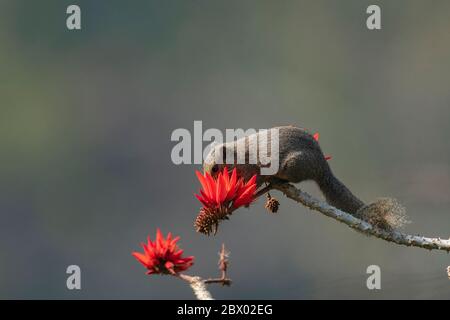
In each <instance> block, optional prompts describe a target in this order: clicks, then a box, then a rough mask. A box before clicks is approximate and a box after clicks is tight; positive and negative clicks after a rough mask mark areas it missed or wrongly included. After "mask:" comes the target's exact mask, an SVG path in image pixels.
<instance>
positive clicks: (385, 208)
mask: <svg viewBox="0 0 450 320" xmlns="http://www.w3.org/2000/svg"><path fill="white" fill-rule="evenodd" d="M355 216H357V217H358V218H360V219H362V220H365V221H367V222H369V223H370V224H372V225H373V226H375V227H378V228H380V229H384V230H388V231H392V230H394V229H398V228H401V227H403V226H404V225H405V224H408V223H409V222H410V221H409V220H408V218H407V216H406V210H405V207H404V206H403V205H401V204H400V203H399V202H398V201H397V200H396V199H393V198H379V199H377V200H376V201H375V202H372V203H370V204H367V205H364V206H362V207H361V208H360V209H359V210H358V211H357V212H356V214H355Z"/></svg>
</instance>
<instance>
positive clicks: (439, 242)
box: [270, 182, 450, 253]
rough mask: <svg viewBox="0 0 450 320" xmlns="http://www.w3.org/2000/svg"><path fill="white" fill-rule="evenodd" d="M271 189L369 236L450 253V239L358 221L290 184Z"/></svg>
mask: <svg viewBox="0 0 450 320" xmlns="http://www.w3.org/2000/svg"><path fill="white" fill-rule="evenodd" d="M270 187H271V188H273V189H276V190H279V191H281V192H283V193H284V194H285V195H286V196H287V197H288V198H290V199H292V200H294V201H297V202H299V203H301V204H303V205H304V206H306V207H308V208H310V209H312V210H315V211H319V212H320V213H322V214H324V215H326V216H328V217H330V218H333V219H336V220H337V221H339V222H342V223H345V224H346V225H348V226H349V227H351V228H353V229H355V230H358V231H360V232H363V233H365V234H367V235H372V236H375V237H377V238H380V239H383V240H386V241H389V242H393V243H396V244H399V245H405V246H409V247H410V246H414V247H419V248H424V249H429V250H433V249H436V250H445V251H447V253H448V252H449V251H450V239H448V240H446V239H441V238H429V237H423V236H419V235H417V236H413V235H409V234H406V233H402V232H400V231H396V230H393V231H387V230H383V229H380V228H377V227H375V226H373V225H371V224H370V223H368V222H366V221H364V220H361V219H358V218H356V217H354V216H352V215H351V214H349V213H346V212H344V211H341V210H339V209H337V208H335V207H333V206H330V205H329V204H327V203H325V202H322V201H319V200H317V199H315V198H314V197H312V196H311V195H309V194H308V193H306V192H303V191H301V190H299V189H297V188H296V187H295V186H293V185H292V184H290V183H281V182H275V183H272V184H271V185H270Z"/></svg>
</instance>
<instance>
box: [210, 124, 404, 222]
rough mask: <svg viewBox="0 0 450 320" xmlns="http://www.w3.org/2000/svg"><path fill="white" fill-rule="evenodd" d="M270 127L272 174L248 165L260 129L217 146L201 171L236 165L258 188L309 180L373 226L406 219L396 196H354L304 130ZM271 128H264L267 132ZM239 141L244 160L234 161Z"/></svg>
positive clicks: (333, 201) (332, 200)
mask: <svg viewBox="0 0 450 320" xmlns="http://www.w3.org/2000/svg"><path fill="white" fill-rule="evenodd" d="M272 129H276V130H278V143H279V144H278V145H279V153H278V161H279V166H278V171H277V172H276V173H275V174H273V175H261V174H260V173H261V167H262V165H261V164H260V163H259V162H257V163H256V164H251V163H249V161H248V159H249V149H250V148H249V145H250V144H251V143H252V142H251V141H258V140H255V139H258V138H259V135H260V134H261V133H260V132H257V133H254V134H251V135H248V136H247V137H243V138H241V139H238V140H235V141H232V142H226V143H223V144H219V145H216V146H215V147H214V148H212V149H211V150H210V152H209V154H208V156H207V157H206V158H205V161H204V163H203V170H204V171H205V172H208V173H209V174H211V175H212V176H213V177H215V176H216V175H217V174H218V173H219V172H220V171H221V170H222V169H223V168H224V166H227V167H228V168H229V169H230V168H236V170H237V172H238V174H239V175H240V176H241V177H243V178H244V179H245V180H248V179H249V178H250V177H252V176H253V175H255V174H256V175H257V185H258V187H259V186H261V185H262V184H263V183H266V184H267V183H270V182H271V181H283V182H291V183H300V182H303V181H307V180H312V181H314V182H315V183H316V184H317V185H318V187H319V188H320V190H321V192H322V193H323V195H324V196H325V199H326V201H327V203H328V204H330V205H332V206H334V207H336V208H338V209H340V210H342V211H345V212H347V213H349V214H351V215H353V216H354V217H356V218H359V219H362V220H365V221H367V222H369V223H371V224H372V225H374V226H376V227H379V228H382V229H385V230H393V229H396V228H398V227H401V226H403V225H404V224H405V223H406V222H407V221H406V218H405V209H404V207H403V206H402V205H401V204H399V202H398V201H397V200H395V199H392V198H380V199H378V200H377V201H375V202H373V203H370V204H367V205H366V204H365V203H364V202H363V201H361V200H360V199H359V198H358V197H356V196H355V195H354V194H353V193H352V192H351V191H350V190H349V188H347V186H345V185H344V184H343V183H342V182H341V181H340V180H339V179H338V178H337V177H336V176H335V175H334V174H333V171H332V170H331V168H330V166H329V164H328V161H327V158H326V157H325V156H324V154H323V153H322V150H321V148H320V145H319V143H318V139H317V137H314V136H313V135H312V134H310V133H309V132H308V131H307V130H305V129H303V128H299V127H295V126H281V127H275V128H272ZM272 129H270V130H267V131H268V132H269V134H270V132H272ZM266 137H267V135H266ZM242 139H245V140H242ZM268 140H270V139H268ZM238 143H245V147H246V148H245V163H237V161H236V159H237V157H236V150H238V149H237V147H236V146H237V144H238ZM220 150H221V151H220ZM269 150H270V143H269ZM217 152H222V154H221V157H220V159H223V160H219V161H216V160H217V159H218V157H217V155H218V154H216V153H217ZM227 152H228V154H229V155H234V160H233V161H232V163H225V162H226V160H228V159H229V158H228V159H227V157H226V154H227ZM230 158H231V157H230Z"/></svg>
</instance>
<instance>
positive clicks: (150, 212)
mask: <svg viewBox="0 0 450 320" xmlns="http://www.w3.org/2000/svg"><path fill="white" fill-rule="evenodd" d="M375 2H376V4H378V5H380V6H381V9H382V30H381V31H369V30H368V29H367V28H366V18H367V14H366V8H367V6H368V5H370V4H374V3H375ZM375 2H374V1H361V0H354V1H332V0H328V1H323V0H319V1H318V0H310V1H262V0H249V1H233V0H231V1H230V0H227V1H223V0H222V1H219V0H217V1H205V0H195V1H185V0H180V1H172V0H161V1H132V2H129V1H114V0H111V1H82V0H77V1H61V0H54V1H39V2H38V1H18V0H1V1H0V43H1V44H0V84H1V85H0V148H1V149H0V157H1V158H0V159H1V165H0V217H1V223H0V298H3V299H10V298H25V299H32V298H42V299H48V298H62V299H78V298H88V299H92V298H100V299H106V298H113V299H118V298H124V299H128V298H137V299H166V298H167V299H184V298H188V299H190V298H193V295H192V292H191V290H190V288H189V287H188V286H186V285H185V283H182V282H181V281H179V280H177V279H172V278H170V277H159V276H155V277H148V276H146V275H145V269H144V268H143V267H142V266H141V265H140V264H139V263H138V262H137V261H135V259H134V258H133V257H132V256H131V252H132V251H134V250H139V249H140V247H139V243H140V242H141V241H143V240H145V238H146V236H147V235H148V234H150V235H151V236H152V237H153V236H154V234H155V230H156V228H157V227H160V228H161V229H162V231H163V232H168V231H172V232H173V233H175V234H177V235H180V236H181V237H182V239H181V242H180V245H181V247H182V248H183V249H184V250H185V252H186V254H188V255H191V254H192V255H195V256H196V263H195V266H194V267H193V268H192V269H191V270H190V271H191V273H192V274H199V275H202V276H205V277H207V276H215V275H216V274H218V270H217V258H218V255H217V252H218V251H219V249H220V245H221V244H222V242H225V244H226V246H227V247H228V248H229V250H230V251H231V257H230V259H231V265H230V271H229V273H230V276H231V277H232V278H233V280H234V284H233V285H232V286H231V287H229V288H222V287H220V286H212V287H211V290H212V293H213V295H214V296H215V297H216V298H221V299H231V298H233V299H244V298H245V299H251V298H255V299H272V298H273V299H300V298H301V299H316V298H331V299H333V298H364V299H367V298H368V299H377V298H412V299H418V298H436V299H443V298H450V280H449V279H448V278H447V275H446V272H445V268H446V267H447V266H448V265H450V258H449V255H447V254H445V253H443V252H434V251H433V252H430V251H427V250H423V249H417V248H406V247H402V246H397V245H393V244H390V243H387V242H385V241H382V240H379V239H376V238H370V237H366V236H363V235H361V234H359V233H357V232H355V231H353V230H351V229H349V228H348V227H347V226H345V225H342V224H339V223H337V222H336V221H334V220H331V219H329V218H326V217H325V216H323V215H321V214H318V213H314V212H311V211H309V210H307V209H306V208H303V207H302V206H299V205H297V204H295V203H293V202H292V201H289V200H287V199H286V198H284V197H283V196H282V195H279V194H274V195H275V196H276V197H278V198H279V199H280V201H281V209H280V212H279V213H278V214H276V215H270V214H267V213H266V211H265V209H264V203H263V201H259V202H258V203H256V204H255V205H253V206H252V207H251V208H250V209H248V210H246V209H242V210H240V211H239V212H237V213H236V214H235V215H233V217H232V219H231V220H230V221H227V222H224V223H222V224H221V228H220V230H219V233H218V234H217V236H215V237H206V236H204V235H201V234H198V233H196V232H195V230H194V228H193V220H194V218H195V216H196V214H197V212H198V210H199V203H198V201H197V200H196V199H195V198H194V196H193V194H194V193H195V192H197V191H198V189H199V183H198V181H197V179H196V177H195V175H194V170H195V169H199V168H200V166H198V165H180V166H176V165H174V164H173V163H172V162H171V158H170V154H171V150H172V148H173V146H174V145H175V143H174V142H171V141H170V136H171V133H172V131H173V130H174V129H176V128H186V129H188V130H190V131H192V130H193V121H194V120H202V121H203V127H204V129H207V128H219V129H222V130H223V129H225V128H245V129H247V128H269V127H272V126H275V125H281V124H296V125H299V126H303V127H306V128H309V129H311V130H312V131H318V132H320V134H321V145H322V148H323V150H324V152H325V153H327V154H331V155H332V156H333V159H332V160H331V166H332V168H333V170H334V171H335V173H336V175H337V176H338V177H339V178H340V179H341V180H342V181H343V182H345V183H346V184H347V185H348V186H349V188H350V189H352V190H353V191H354V193H355V194H357V195H358V196H360V197H361V198H362V199H363V200H364V201H367V202H369V201H373V200H374V199H376V198H377V197H380V196H392V197H396V198H397V199H399V201H400V202H402V203H403V204H404V205H405V206H406V208H407V210H408V215H409V217H410V219H411V220H412V223H411V224H409V225H408V226H407V227H406V228H405V231H407V232H410V233H413V234H417V233H420V234H424V235H430V236H441V237H445V238H446V237H448V236H450V213H449V207H450V196H449V195H450V149H449V143H448V141H449V139H450V124H449V119H450V90H449V83H450V61H449V57H450V33H449V28H450V2H449V1H446V0H435V1H433V4H432V5H431V4H430V3H428V2H426V1H411V0H408V1H395V2H392V1H379V0H378V1H375ZM73 3H76V4H78V5H79V6H80V7H81V12H82V30H81V31H69V30H67V28H66V17H67V15H66V8H67V6H68V5H69V4H73ZM205 146H206V144H205ZM302 188H304V189H305V190H307V191H309V192H312V193H313V194H315V195H317V196H320V194H319V193H318V191H317V188H316V187H315V186H314V185H313V184H308V183H307V184H304V185H302ZM71 264H76V265H79V266H80V267H81V270H82V282H81V283H82V284H81V285H82V289H81V290H79V291H77V290H73V291H69V290H68V289H67V288H66V278H67V276H68V275H67V274H66V268H67V266H68V265H71ZM371 264H376V265H379V266H380V267H381V271H382V278H381V286H382V289H381V290H378V291H377V290H374V291H369V290H368V289H367V288H366V279H367V277H368V275H367V274H366V268H367V266H369V265H371Z"/></svg>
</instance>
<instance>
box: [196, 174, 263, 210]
mask: <svg viewBox="0 0 450 320" xmlns="http://www.w3.org/2000/svg"><path fill="white" fill-rule="evenodd" d="M196 174H197V177H198V180H199V181H200V184H201V185H202V189H201V190H200V195H197V194H196V195H195V196H196V197H197V199H198V200H199V201H200V202H201V203H202V204H203V205H204V207H205V208H208V209H218V208H222V209H224V208H225V209H233V210H234V209H237V208H239V207H242V206H247V205H249V204H250V203H252V202H253V200H254V196H255V191H256V175H254V176H253V177H252V178H251V179H250V180H248V181H247V182H244V179H242V178H238V177H237V171H236V168H234V169H233V172H232V173H231V176H230V175H229V173H228V169H227V167H225V168H224V170H223V171H222V172H220V173H219V174H218V176H217V178H216V179H214V178H213V177H211V175H210V174H208V173H205V175H202V174H201V173H200V172H199V171H196Z"/></svg>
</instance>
